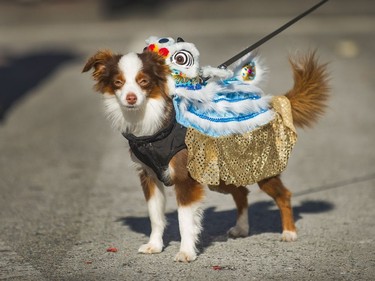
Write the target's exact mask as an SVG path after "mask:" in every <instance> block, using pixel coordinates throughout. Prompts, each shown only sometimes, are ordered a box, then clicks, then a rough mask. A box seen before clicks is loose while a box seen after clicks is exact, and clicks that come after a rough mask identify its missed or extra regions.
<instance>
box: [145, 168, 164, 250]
mask: <svg viewBox="0 0 375 281" xmlns="http://www.w3.org/2000/svg"><path fill="white" fill-rule="evenodd" d="M140 178H141V184H142V188H143V192H144V195H145V198H146V201H147V205H148V212H149V216H150V221H151V235H150V240H149V242H148V243H147V244H144V245H142V246H141V247H140V248H139V249H138V252H140V253H144V254H154V253H160V252H161V251H162V250H163V232H164V228H165V225H166V220H165V194H164V185H163V184H162V183H161V182H156V181H155V180H154V179H153V178H151V177H150V176H148V175H147V172H145V171H143V172H141V174H140Z"/></svg>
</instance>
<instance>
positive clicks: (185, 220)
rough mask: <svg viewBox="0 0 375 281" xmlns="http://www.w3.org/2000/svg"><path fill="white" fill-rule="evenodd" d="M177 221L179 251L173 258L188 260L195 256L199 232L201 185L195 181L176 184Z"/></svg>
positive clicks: (202, 192)
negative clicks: (179, 241) (179, 240)
mask: <svg viewBox="0 0 375 281" xmlns="http://www.w3.org/2000/svg"><path fill="white" fill-rule="evenodd" d="M175 187H176V196H177V203H178V221H179V227H180V235H181V246H180V251H179V252H178V254H177V255H176V258H175V260H176V261H181V262H190V261H193V260H195V259H196V258H197V248H196V243H197V242H198V239H199V234H200V232H201V220H202V209H201V208H200V201H201V200H202V199H203V195H204V191H203V187H202V186H201V185H200V184H198V183H197V182H195V181H190V184H188V185H187V183H186V182H185V183H184V184H176V185H175Z"/></svg>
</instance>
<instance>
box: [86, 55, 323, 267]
mask: <svg viewBox="0 0 375 281" xmlns="http://www.w3.org/2000/svg"><path fill="white" fill-rule="evenodd" d="M290 62H291V67H292V71H293V74H294V86H293V88H292V89H291V90H289V91H288V92H287V93H285V96H286V97H287V98H288V99H289V101H290V104H291V107H292V116H293V122H294V125H295V126H297V127H310V126H312V125H313V124H314V123H315V121H316V120H317V119H318V117H319V116H320V115H322V114H323V113H324V110H325V107H326V102H327V99H328V96H329V94H328V90H329V88H328V82H327V81H328V76H327V71H326V65H325V64H319V63H318V60H317V59H316V56H315V52H311V53H309V54H308V55H306V56H303V57H299V58H297V59H290ZM91 69H93V72H92V77H93V79H94V80H95V82H96V83H95V86H94V88H95V90H96V91H97V92H100V93H101V94H102V95H103V98H104V104H105V112H106V115H107V117H108V119H110V120H111V121H112V125H113V127H114V128H116V129H117V130H119V131H120V132H121V133H123V135H124V136H125V137H126V138H127V139H128V140H129V143H130V147H131V148H132V145H133V146H135V147H134V149H131V151H130V154H131V158H132V160H133V161H134V162H135V163H137V165H138V167H139V168H138V169H139V177H140V182H141V186H142V188H143V192H144V196H145V199H146V201H147V205H148V210H149V216H150V221H151V227H152V230H151V235H150V239H149V241H148V243H146V244H144V245H142V246H140V248H139V250H138V251H139V252H140V253H146V254H153V253H160V252H161V251H162V250H163V239H162V236H163V232H164V229H165V226H166V220H165V215H164V211H165V193H164V192H165V191H164V189H165V186H169V185H173V186H174V189H175V193H176V199H177V204H178V220H179V229H180V234H181V244H180V249H179V252H178V253H177V255H176V257H175V260H176V261H180V262H191V261H194V260H195V259H196V258H197V253H198V251H197V247H196V245H197V242H198V238H199V235H200V233H201V230H202V226H201V220H202V209H201V208H200V204H201V201H202V199H203V198H204V196H205V188H206V187H205V186H203V185H202V184H200V183H199V182H197V181H196V180H194V179H193V178H192V177H191V176H190V174H189V172H188V170H187V150H186V146H184V145H183V144H181V143H177V144H169V145H171V146H174V147H173V148H172V149H167V151H169V150H173V151H174V152H173V154H172V155H168V156H167V157H165V159H164V160H163V161H164V163H162V164H160V165H159V164H158V163H156V164H155V163H154V162H153V159H151V160H150V159H146V160H145V161H142V159H140V158H142V157H144V156H142V154H139V150H142V149H143V148H144V147H146V146H152V144H151V145H150V144H145V143H142V145H141V146H140V147H136V144H134V143H135V142H134V140H144V138H147V137H149V136H160V135H163V134H164V135H165V134H168V133H169V131H170V130H172V129H170V128H171V127H174V128H177V131H178V130H183V128H182V127H181V126H179V125H178V124H177V125H176V124H173V121H172V120H174V109H173V103H172V98H171V93H170V91H171V89H173V88H172V87H173V85H172V83H173V81H171V80H170V78H169V77H170V70H169V68H168V67H167V66H166V65H165V61H164V60H163V59H162V58H161V57H160V56H158V55H157V54H155V53H153V52H149V51H144V52H143V53H129V54H126V55H120V54H114V53H112V52H111V51H109V50H102V51H98V52H97V53H96V54H95V55H93V56H92V57H91V58H89V59H88V61H87V63H86V64H85V66H84V68H83V71H82V72H87V71H90V70H91ZM173 130H174V129H173ZM166 132H167V133H166ZM180 138H181V137H180V136H179V135H178V133H176V136H172V143H173V142H174V140H176V139H180ZM182 139H183V138H182ZM180 142H181V141H180ZM182 142H183V140H182ZM159 150H160V149H158V148H156V149H154V151H151V152H147V151H146V153H145V154H146V155H151V154H154V153H158V152H159ZM161 150H162V148H161ZM147 161H148V162H147ZM145 162H146V163H149V164H145ZM152 165H154V166H155V165H156V166H159V167H157V169H159V170H157V171H158V172H155V168H154V169H151V168H150V167H151V166H152ZM258 185H259V187H260V189H261V190H263V191H264V192H265V193H267V194H268V195H269V196H271V197H272V198H273V199H274V200H275V202H276V204H277V206H278V207H279V209H280V214H281V221H282V236H281V239H282V240H283V241H295V240H296V239H297V233H296V227H295V224H294V218H293V212H292V207H291V192H290V191H289V190H288V189H287V188H286V187H285V186H284V184H283V183H282V181H281V179H280V175H277V176H274V177H271V178H267V179H264V180H261V181H260V182H259V183H258ZM216 191H219V192H222V193H227V194H231V195H232V197H233V199H234V201H235V205H236V207H237V221H236V224H235V226H234V227H232V228H231V229H229V231H228V235H229V236H231V237H234V238H236V237H245V236H247V235H248V233H249V223H248V199H247V195H248V192H249V191H248V189H247V188H246V187H245V186H240V187H236V186H234V185H225V184H224V183H223V182H221V183H220V185H219V186H218V187H217V188H216Z"/></svg>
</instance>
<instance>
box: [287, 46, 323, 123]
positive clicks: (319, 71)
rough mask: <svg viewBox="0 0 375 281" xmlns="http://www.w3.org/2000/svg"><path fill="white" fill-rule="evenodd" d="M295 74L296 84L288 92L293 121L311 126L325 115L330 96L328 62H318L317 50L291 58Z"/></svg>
mask: <svg viewBox="0 0 375 281" xmlns="http://www.w3.org/2000/svg"><path fill="white" fill-rule="evenodd" d="M289 61H290V64H291V66H292V70H293V74H294V86H293V88H292V89H291V90H290V91H288V92H287V93H286V95H285V96H286V97H287V98H288V99H289V101H290V103H291V106H292V115H293V123H294V125H296V126H297V127H302V128H303V127H311V126H312V125H313V124H314V123H315V122H316V121H317V119H318V118H319V117H320V116H321V115H323V113H324V111H325V108H326V107H327V100H328V97H329V87H328V74H327V70H326V66H327V65H326V64H318V60H317V59H316V57H315V52H310V53H309V54H307V55H305V56H303V57H299V58H297V59H291V58H289Z"/></svg>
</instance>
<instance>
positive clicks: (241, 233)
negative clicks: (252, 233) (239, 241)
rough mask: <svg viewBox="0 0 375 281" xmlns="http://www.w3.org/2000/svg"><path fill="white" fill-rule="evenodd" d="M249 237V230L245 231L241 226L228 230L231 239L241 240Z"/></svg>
mask: <svg viewBox="0 0 375 281" xmlns="http://www.w3.org/2000/svg"><path fill="white" fill-rule="evenodd" d="M248 235H249V229H245V228H243V227H241V226H239V225H236V226H233V227H232V228H231V229H229V230H228V236H229V237H230V238H241V237H247V236H248Z"/></svg>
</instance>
